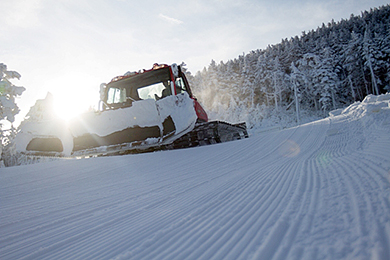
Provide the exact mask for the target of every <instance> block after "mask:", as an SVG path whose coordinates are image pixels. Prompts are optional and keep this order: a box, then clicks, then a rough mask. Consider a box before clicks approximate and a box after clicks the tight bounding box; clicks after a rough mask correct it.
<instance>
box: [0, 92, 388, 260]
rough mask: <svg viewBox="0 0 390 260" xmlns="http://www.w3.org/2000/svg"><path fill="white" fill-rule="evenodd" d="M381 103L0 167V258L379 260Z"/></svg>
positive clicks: (384, 230)
mask: <svg viewBox="0 0 390 260" xmlns="http://www.w3.org/2000/svg"><path fill="white" fill-rule="evenodd" d="M389 99H390V95H384V96H380V97H375V96H370V97H368V98H366V99H365V100H364V101H363V102H358V103H355V104H353V105H351V106H350V107H348V108H347V109H345V110H343V111H338V112H337V113H334V114H333V116H330V117H328V118H326V119H323V120H320V121H316V122H313V123H309V124H305V125H301V126H299V127H295V128H291V129H286V130H281V131H275V132H267V133H262V134H259V135H255V136H251V137H250V138H249V139H244V140H240V141H234V142H228V143H223V144H216V145H210V146H204V147H198V148H190V149H183V150H173V151H163V152H156V153H148V154H138V155H128V156H118V157H104V158H91V159H82V160H61V161H55V162H48V163H41V164H34V165H26V166H18V167H10V168H4V169H3V168H2V169H0V170H1V174H0V198H1V208H0V233H1V237H0V259H310V260H311V259H390V157H389V154H390V106H389Z"/></svg>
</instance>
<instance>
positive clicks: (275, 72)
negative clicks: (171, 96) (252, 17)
mask: <svg viewBox="0 0 390 260" xmlns="http://www.w3.org/2000/svg"><path fill="white" fill-rule="evenodd" d="M389 30H390V5H387V6H382V7H380V8H374V9H371V10H369V11H364V12H362V13H361V15H359V16H354V15H351V17H350V18H349V19H348V20H341V21H337V22H335V21H333V20H332V21H329V23H327V24H322V25H320V24H319V25H318V28H317V29H313V30H311V31H309V32H303V33H302V35H300V36H299V35H297V36H296V37H293V38H291V39H283V40H282V41H281V43H279V44H275V45H272V46H271V45H270V46H268V47H267V48H266V49H264V50H261V49H258V50H253V51H250V52H249V53H246V54H243V55H240V56H239V57H237V58H233V59H231V60H228V61H225V62H223V61H221V62H219V63H218V62H215V61H214V60H213V61H211V64H210V65H209V66H208V67H207V68H206V67H205V68H204V69H203V70H202V71H200V72H198V73H196V75H194V76H193V77H190V79H191V83H192V84H191V85H192V86H193V92H194V94H195V95H196V96H197V97H198V98H199V100H200V101H201V102H202V104H203V105H204V106H205V108H206V110H207V111H209V112H210V114H211V116H212V117H213V118H215V119H222V120H227V121H237V122H238V121H243V120H244V121H246V122H247V124H248V126H249V127H250V128H259V127H267V126H270V125H279V126H281V127H286V126H293V125H297V124H299V123H302V122H308V121H307V120H306V119H307V115H310V116H317V118H318V117H326V116H327V114H328V112H329V111H331V110H334V109H338V108H344V107H346V106H348V105H350V104H352V103H353V102H355V101H361V100H363V99H364V97H365V96H366V95H369V94H375V95H378V94H381V93H382V94H384V93H386V92H387V91H390V73H389V72H390V47H389V46H390V37H389Z"/></svg>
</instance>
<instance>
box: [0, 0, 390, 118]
mask: <svg viewBox="0 0 390 260" xmlns="http://www.w3.org/2000/svg"><path fill="white" fill-rule="evenodd" d="M386 4H388V2H387V1H384V0H341V1H332V0H329V1H323V0H311V1H309V0H297V1H282V0H274V1H263V0H257V1H255V0H243V1H240V0H199V1H192V0H187V1H171V0H165V1H151V0H142V1H130V0H1V2H0V10H2V15H1V16H0V34H1V37H0V63H4V64H6V65H7V67H8V70H14V71H17V72H19V73H20V74H21V75H22V77H21V79H20V80H14V81H13V84H15V85H17V86H23V87H25V88H26V91H25V92H24V93H23V95H22V96H21V97H20V98H18V100H17V104H18V106H19V107H20V109H21V112H20V113H19V115H18V116H17V120H16V122H15V124H16V125H17V124H18V123H19V122H20V121H21V120H22V119H23V118H24V116H25V115H26V113H27V112H28V110H29V108H30V107H31V106H32V105H34V104H35V101H36V100H37V99H42V98H45V96H46V95H47V93H48V92H50V93H52V94H53V96H54V99H55V104H57V108H58V111H59V112H61V110H62V112H63V113H64V112H65V111H67V112H73V113H77V112H81V111H82V110H85V109H87V108H88V107H90V106H96V105H97V104H98V100H99V86H100V84H101V83H108V82H109V81H110V80H111V79H112V78H113V77H115V76H118V75H123V74H124V73H126V72H127V71H138V70H139V69H149V68H151V67H152V65H153V64H154V63H156V62H157V63H166V64H172V63H178V64H180V63H182V62H184V63H185V64H187V69H188V70H189V71H191V73H192V74H195V73H196V72H197V71H199V70H202V69H203V68H204V67H207V66H208V65H209V64H210V62H211V60H212V59H213V60H215V61H216V62H220V61H224V62H226V61H228V60H229V59H234V58H237V57H238V56H239V55H242V54H243V53H248V52H250V51H251V50H256V49H265V48H266V47H267V46H268V45H269V44H270V45H272V44H277V43H280V42H281V40H282V39H285V38H287V39H289V38H291V37H294V36H296V35H298V36H300V35H301V34H302V32H303V31H310V30H312V29H316V28H317V27H320V26H321V25H322V23H325V24H327V23H328V22H330V21H331V20H332V19H334V20H335V21H336V22H337V21H340V20H341V19H348V18H349V17H350V15H351V14H354V15H360V13H361V11H364V10H369V9H370V8H374V7H380V6H382V5H386Z"/></svg>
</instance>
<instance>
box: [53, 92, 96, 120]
mask: <svg viewBox="0 0 390 260" xmlns="http://www.w3.org/2000/svg"><path fill="white" fill-rule="evenodd" d="M91 107H93V105H91V101H88V100H85V99H84V100H83V99H81V98H77V97H72V96H68V95H64V94H63V95H55V96H54V113H55V115H56V116H57V117H58V118H59V119H61V120H63V121H65V122H69V121H70V120H72V119H73V118H75V117H77V116H79V115H80V114H82V113H85V112H87V111H88V110H90V109H91Z"/></svg>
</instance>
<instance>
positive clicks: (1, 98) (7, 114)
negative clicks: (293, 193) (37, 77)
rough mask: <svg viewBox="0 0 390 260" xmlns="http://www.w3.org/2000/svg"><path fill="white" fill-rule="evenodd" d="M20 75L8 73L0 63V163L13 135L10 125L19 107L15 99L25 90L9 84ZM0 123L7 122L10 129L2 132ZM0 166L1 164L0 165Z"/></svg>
mask: <svg viewBox="0 0 390 260" xmlns="http://www.w3.org/2000/svg"><path fill="white" fill-rule="evenodd" d="M20 77H21V76H20V74H19V73H18V72H16V71H10V70H8V69H7V66H6V65H5V64H3V63H0V136H1V142H0V161H1V158H2V152H3V148H4V147H5V146H7V145H9V143H10V142H11V139H12V138H13V136H14V134H15V128H14V127H13V125H12V123H13V122H14V121H15V115H16V114H17V113H19V107H18V106H17V105H16V103H15V98H16V97H17V96H20V95H22V93H23V91H25V90H26V89H25V88H24V87H17V86H15V85H14V84H12V83H11V81H10V80H11V79H14V78H16V79H20ZM1 121H3V122H4V121H7V122H8V123H10V124H11V129H8V130H4V129H3V124H2V123H1ZM0 166H1V164H0Z"/></svg>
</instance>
